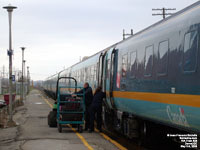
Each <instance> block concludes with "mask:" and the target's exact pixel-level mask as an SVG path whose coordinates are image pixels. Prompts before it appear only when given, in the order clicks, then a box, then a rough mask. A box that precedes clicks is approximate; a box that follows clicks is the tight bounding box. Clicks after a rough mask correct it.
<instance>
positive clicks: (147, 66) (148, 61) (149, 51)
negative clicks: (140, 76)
mask: <svg viewBox="0 0 200 150" xmlns="http://www.w3.org/2000/svg"><path fill="white" fill-rule="evenodd" d="M152 69H153V45H151V46H148V47H146V48H145V59H144V75H145V76H151V74H152Z"/></svg>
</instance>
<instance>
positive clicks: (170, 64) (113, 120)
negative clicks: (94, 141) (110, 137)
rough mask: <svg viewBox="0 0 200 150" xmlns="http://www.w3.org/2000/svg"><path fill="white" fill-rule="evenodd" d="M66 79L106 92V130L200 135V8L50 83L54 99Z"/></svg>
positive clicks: (156, 26) (48, 89)
mask: <svg viewBox="0 0 200 150" xmlns="http://www.w3.org/2000/svg"><path fill="white" fill-rule="evenodd" d="M62 76H70V77H74V78H76V80H77V82H78V85H79V86H83V84H84V82H89V84H90V86H91V87H92V88H93V90H94V89H95V88H97V87H98V86H102V87H103V91H105V92H106V99H105V100H104V104H103V112H102V113H103V121H104V125H105V126H109V125H112V127H113V128H115V129H116V130H119V131H122V132H123V134H124V135H126V136H128V137H130V138H132V137H135V136H138V135H137V134H136V133H135V130H136V129H138V130H139V129H140V130H141V132H142V133H143V134H144V133H145V132H146V130H147V122H152V123H156V124H162V125H165V126H169V127H172V128H175V129H180V130H183V131H187V132H190V133H197V134H199V133H200V2H196V3H194V4H192V5H191V6H189V7H187V8H185V9H183V10H181V11H179V12H177V13H175V14H174V15H172V16H170V17H168V18H166V19H164V20H162V21H159V22H157V23H155V24H153V25H151V26H149V27H148V28H146V29H144V30H142V31H140V32H138V33H136V34H134V35H133V36H131V37H129V38H127V39H125V40H123V41H120V42H118V43H116V44H114V45H112V46H110V47H108V48H106V49H104V50H102V51H100V52H98V53H96V54H94V55H92V56H91V57H89V58H88V59H86V60H84V61H81V62H79V63H77V64H75V65H73V66H71V67H69V68H67V69H65V70H62V71H61V72H59V73H58V74H55V75H53V76H51V77H49V78H47V79H46V80H45V81H44V83H43V88H44V90H45V92H46V93H48V94H49V95H51V96H52V97H53V98H55V97H56V81H57V79H58V77H62ZM62 83H64V84H66V85H70V84H72V83H70V82H69V81H67V80H63V82H62ZM161 132H162V131H161Z"/></svg>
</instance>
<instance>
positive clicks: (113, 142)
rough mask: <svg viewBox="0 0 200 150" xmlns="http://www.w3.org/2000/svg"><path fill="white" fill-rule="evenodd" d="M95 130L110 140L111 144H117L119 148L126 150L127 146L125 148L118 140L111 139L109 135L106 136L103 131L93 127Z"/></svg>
mask: <svg viewBox="0 0 200 150" xmlns="http://www.w3.org/2000/svg"><path fill="white" fill-rule="evenodd" d="M95 131H96V132H98V133H99V134H100V135H102V136H103V137H104V138H105V139H106V140H108V141H110V142H111V143H112V144H114V145H115V146H117V147H118V148H119V149H120V150H127V148H125V147H124V146H122V145H121V144H119V143H118V142H116V141H114V140H112V139H111V138H110V137H108V136H107V135H105V134H104V133H102V132H99V130H97V129H95Z"/></svg>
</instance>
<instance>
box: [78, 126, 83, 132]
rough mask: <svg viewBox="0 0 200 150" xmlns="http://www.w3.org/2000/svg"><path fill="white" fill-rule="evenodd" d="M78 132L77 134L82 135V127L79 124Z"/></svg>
mask: <svg viewBox="0 0 200 150" xmlns="http://www.w3.org/2000/svg"><path fill="white" fill-rule="evenodd" d="M78 132H79V133H82V132H83V126H82V125H80V124H79V125H78Z"/></svg>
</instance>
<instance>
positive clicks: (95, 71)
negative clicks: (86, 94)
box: [94, 65, 97, 81]
mask: <svg viewBox="0 0 200 150" xmlns="http://www.w3.org/2000/svg"><path fill="white" fill-rule="evenodd" d="M96 77H97V67H96V65H94V81H96V80H97V78H96Z"/></svg>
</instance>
